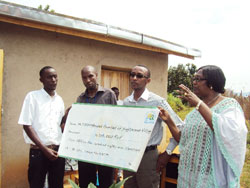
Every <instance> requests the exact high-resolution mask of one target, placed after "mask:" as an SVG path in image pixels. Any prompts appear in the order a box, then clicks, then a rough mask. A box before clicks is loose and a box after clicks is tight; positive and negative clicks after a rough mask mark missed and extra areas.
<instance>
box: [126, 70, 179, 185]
mask: <svg viewBox="0 0 250 188" xmlns="http://www.w3.org/2000/svg"><path fill="white" fill-rule="evenodd" d="M149 82H150V70H149V69H148V68H147V67H145V66H144V65H137V66H135V67H134V68H132V70H131V72H130V83H131V87H132V89H133V93H132V94H131V95H130V96H129V97H127V98H126V99H124V101H123V105H126V106H155V107H158V106H161V107H162V108H164V109H166V110H167V111H168V112H169V114H170V115H171V117H172V119H173V120H174V122H175V123H176V125H180V124H183V122H182V120H181V119H180V118H179V117H178V116H177V115H176V113H175V112H174V111H173V110H172V108H171V107H170V106H169V104H168V103H167V102H166V100H165V99H164V98H162V97H160V96H158V95H156V94H154V93H152V92H150V91H148V89H147V88H146V85H147V84H148V83H149ZM162 136H163V127H162V120H161V119H160V118H158V119H157V121H156V123H155V126H154V128H153V131H152V134H151V137H150V139H149V141H148V144H147V147H146V150H145V152H144V155H143V157H142V160H141V163H140V165H139V168H138V170H137V172H129V171H124V178H126V177H129V176H132V178H130V179H128V180H127V181H126V183H125V186H124V187H125V188H158V187H159V184H160V173H159V172H158V171H157V169H156V166H157V159H158V155H159V154H158V150H157V146H158V145H159V144H160V142H161V140H162ZM172 142H173V140H172V141H171V144H170V145H169V146H168V148H167V151H168V154H169V155H171V152H172V150H173V149H174V148H175V147H176V143H172Z"/></svg>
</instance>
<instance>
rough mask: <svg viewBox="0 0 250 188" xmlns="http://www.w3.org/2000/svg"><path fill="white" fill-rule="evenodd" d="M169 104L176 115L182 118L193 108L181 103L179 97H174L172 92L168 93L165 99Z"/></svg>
mask: <svg viewBox="0 0 250 188" xmlns="http://www.w3.org/2000/svg"><path fill="white" fill-rule="evenodd" d="M167 101H168V103H169V105H170V106H171V107H172V109H173V110H174V111H175V112H176V113H177V114H178V116H179V117H180V118H181V119H182V120H184V119H185V117H186V115H187V114H188V113H189V112H190V111H191V110H193V107H190V106H188V105H185V104H183V103H182V101H181V99H180V98H178V97H175V96H174V95H173V94H172V93H169V94H168V99H167Z"/></svg>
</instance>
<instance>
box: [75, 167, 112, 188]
mask: <svg viewBox="0 0 250 188" xmlns="http://www.w3.org/2000/svg"><path fill="white" fill-rule="evenodd" d="M97 169H98V177H99V184H100V185H99V187H100V188H108V187H109V186H110V185H111V184H112V183H113V168H110V167H106V166H100V165H94V164H90V163H84V162H78V171H79V184H80V187H81V188H87V187H88V184H89V183H93V184H94V185H95V184H96V170H97Z"/></svg>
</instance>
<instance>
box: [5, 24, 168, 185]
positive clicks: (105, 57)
mask: <svg viewBox="0 0 250 188" xmlns="http://www.w3.org/2000/svg"><path fill="white" fill-rule="evenodd" d="M0 31H1V33H0V49H3V50H4V54H5V56H4V77H3V79H4V80H3V116H2V163H1V165H2V187H8V188H12V187H18V188H27V187H28V182H27V165H28V151H29V150H28V148H29V147H28V146H27V145H26V144H25V143H24V140H23V136H22V126H20V125H18V124H17V121H18V117H19V113H20V110H21V106H22V103H23V99H24V97H25V95H26V94H27V92H29V91H31V90H36V89H40V88H41V87H42V85H41V84H40V82H39V75H38V74H39V70H40V69H41V68H42V67H43V66H45V65H50V66H53V67H54V68H55V69H56V70H57V73H58V77H59V83H58V87H57V92H58V93H59V95H61V96H62V98H63V99H64V102H65V106H66V107H68V106H69V105H71V104H72V103H73V102H75V100H76V97H77V96H78V95H79V94H80V93H81V92H82V91H83V90H84V87H83V84H82V82H81V77H80V70H81V68H82V67H83V66H85V65H88V64H91V65H93V66H95V67H96V68H97V69H98V72H99V74H100V73H101V66H102V65H105V66H112V67H120V68H132V67H133V66H135V65H137V64H145V65H147V66H148V67H149V69H151V71H152V82H151V83H150V84H149V86H148V88H149V89H150V90H151V91H153V92H156V93H157V94H159V95H161V96H163V97H165V96H166V90H167V66H168V63H167V62H168V56H167V55H166V54H159V53H153V52H150V51H144V50H139V49H133V48H128V47H123V46H118V45H113V44H108V43H103V42H98V41H94V40H89V39H83V38H78V37H73V36H68V35H62V34H57V33H53V32H47V31H41V30H37V29H30V28H26V27H21V26H17V25H12V24H7V23H3V22H0ZM100 78H101V76H99V79H100Z"/></svg>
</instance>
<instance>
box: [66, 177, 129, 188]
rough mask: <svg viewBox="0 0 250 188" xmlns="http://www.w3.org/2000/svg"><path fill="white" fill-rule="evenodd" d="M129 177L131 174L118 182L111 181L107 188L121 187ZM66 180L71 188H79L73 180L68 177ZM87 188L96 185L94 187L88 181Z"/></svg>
mask: <svg viewBox="0 0 250 188" xmlns="http://www.w3.org/2000/svg"><path fill="white" fill-rule="evenodd" d="M129 178H131V176H130V177H127V178H125V179H123V180H122V181H120V182H118V183H113V184H112V185H111V186H110V187H109V188H121V187H122V186H123V185H124V183H125V182H126V181H127V180H128V179H129ZM68 181H69V183H70V185H71V186H72V188H80V187H79V186H78V185H76V184H75V182H73V181H72V180H71V179H68ZM87 188H97V187H96V186H95V185H94V184H93V183H90V184H89V185H88V187H87Z"/></svg>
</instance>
